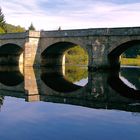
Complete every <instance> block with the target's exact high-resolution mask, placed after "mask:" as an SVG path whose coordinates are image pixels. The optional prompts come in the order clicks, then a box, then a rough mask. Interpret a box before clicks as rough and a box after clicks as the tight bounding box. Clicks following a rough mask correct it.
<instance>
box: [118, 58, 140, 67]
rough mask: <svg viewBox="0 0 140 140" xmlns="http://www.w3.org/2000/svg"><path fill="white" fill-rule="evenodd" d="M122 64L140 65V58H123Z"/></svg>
mask: <svg viewBox="0 0 140 140" xmlns="http://www.w3.org/2000/svg"><path fill="white" fill-rule="evenodd" d="M120 63H121V65H130V66H140V58H121V60H120Z"/></svg>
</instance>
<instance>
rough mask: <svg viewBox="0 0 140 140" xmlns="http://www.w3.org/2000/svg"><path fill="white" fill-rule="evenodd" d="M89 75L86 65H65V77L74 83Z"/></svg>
mask: <svg viewBox="0 0 140 140" xmlns="http://www.w3.org/2000/svg"><path fill="white" fill-rule="evenodd" d="M87 77H88V70H87V68H86V67H78V66H66V67H65V79H66V80H68V81H70V82H72V83H74V82H77V81H80V80H81V79H84V78H87Z"/></svg>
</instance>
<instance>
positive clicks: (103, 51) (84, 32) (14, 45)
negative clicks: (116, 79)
mask: <svg viewBox="0 0 140 140" xmlns="http://www.w3.org/2000/svg"><path fill="white" fill-rule="evenodd" d="M75 45H79V46H81V47H82V48H83V49H85V50H86V51H87V53H88V56H89V61H88V67H89V68H91V69H92V68H114V67H119V56H120V54H121V53H122V52H124V51H125V50H126V49H128V48H129V47H134V46H136V45H140V27H127V28H94V29H79V30H56V31H40V32H37V31H27V32H24V33H10V34H1V35H0V64H1V65H5V64H8V65H10V64H12V65H13V64H16V65H17V64H19V63H23V64H24V66H49V65H50V66H56V65H62V64H63V55H64V52H65V51H66V50H67V49H69V48H71V47H73V46H75Z"/></svg>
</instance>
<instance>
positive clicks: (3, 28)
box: [0, 8, 35, 33]
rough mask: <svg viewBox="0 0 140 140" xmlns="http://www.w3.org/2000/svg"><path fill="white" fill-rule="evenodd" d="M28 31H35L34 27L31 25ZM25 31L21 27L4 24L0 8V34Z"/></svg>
mask: <svg viewBox="0 0 140 140" xmlns="http://www.w3.org/2000/svg"><path fill="white" fill-rule="evenodd" d="M28 30H35V27H34V26H33V24H32V23H31V25H30V26H29V28H28ZM25 31H26V29H25V28H24V27H21V26H19V25H18V26H15V25H12V24H9V23H6V21H5V17H4V14H3V13H2V9H1V8H0V33H16V32H25Z"/></svg>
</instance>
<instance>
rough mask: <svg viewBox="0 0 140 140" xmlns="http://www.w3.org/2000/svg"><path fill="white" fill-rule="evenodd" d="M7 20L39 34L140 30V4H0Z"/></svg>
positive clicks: (101, 0)
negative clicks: (124, 28) (75, 30)
mask: <svg viewBox="0 0 140 140" xmlns="http://www.w3.org/2000/svg"><path fill="white" fill-rule="evenodd" d="M0 7H1V8H2V11H3V14H4V15H5V20H6V22H7V23H10V24H13V25H20V26H22V27H25V28H26V29H28V27H29V26H30V24H31V23H33V25H34V27H35V28H36V30H57V29H58V28H59V27H61V29H87V28H102V27H132V26H140V0H0Z"/></svg>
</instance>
